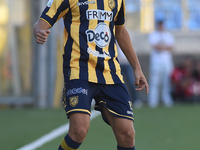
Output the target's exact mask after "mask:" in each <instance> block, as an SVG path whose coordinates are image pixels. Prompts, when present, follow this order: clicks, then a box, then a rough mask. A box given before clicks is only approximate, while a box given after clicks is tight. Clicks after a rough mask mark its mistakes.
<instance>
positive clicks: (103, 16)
mask: <svg viewBox="0 0 200 150" xmlns="http://www.w3.org/2000/svg"><path fill="white" fill-rule="evenodd" d="M86 16H87V19H88V20H91V19H96V20H102V21H110V22H111V21H112V20H113V12H112V11H104V10H87V11H86Z"/></svg>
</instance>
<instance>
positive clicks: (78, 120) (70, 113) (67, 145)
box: [59, 80, 94, 150]
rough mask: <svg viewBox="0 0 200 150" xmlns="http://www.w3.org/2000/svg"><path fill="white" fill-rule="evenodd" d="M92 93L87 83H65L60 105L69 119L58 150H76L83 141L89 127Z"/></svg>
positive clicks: (82, 81) (75, 81)
mask: <svg viewBox="0 0 200 150" xmlns="http://www.w3.org/2000/svg"><path fill="white" fill-rule="evenodd" d="M93 89H94V88H93ZM89 91H90V92H89ZM89 93H91V94H89ZM92 93H93V91H92V90H90V88H89V87H88V82H87V81H84V80H72V81H67V82H65V85H64V89H63V100H62V104H63V107H64V109H65V111H66V115H67V117H68V118H69V132H68V134H67V135H66V136H65V138H64V139H63V141H62V143H61V144H60V146H59V150H77V149H78V147H79V146H80V145H81V143H82V142H83V140H84V139H85V137H86V135H87V132H88V130H89V126H90V114H91V112H90V109H91V101H92V96H91V95H92Z"/></svg>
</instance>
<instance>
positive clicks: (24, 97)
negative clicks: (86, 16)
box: [0, 0, 200, 108]
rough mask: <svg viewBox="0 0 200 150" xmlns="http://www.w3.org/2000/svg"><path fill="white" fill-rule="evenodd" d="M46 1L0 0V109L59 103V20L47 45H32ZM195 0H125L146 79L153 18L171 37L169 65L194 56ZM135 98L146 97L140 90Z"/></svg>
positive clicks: (199, 0) (199, 14)
mask: <svg viewBox="0 0 200 150" xmlns="http://www.w3.org/2000/svg"><path fill="white" fill-rule="evenodd" d="M46 3H47V0H34V1H31V0H17V1H14V0H0V108H3V107H7V106H24V105H31V106H39V107H42V108H45V107H60V100H61V92H62V83H63V77H62V30H60V29H62V28H63V25H62V22H58V23H57V24H56V25H55V27H54V28H53V29H52V32H51V34H50V37H49V39H48V41H47V43H46V44H45V45H43V46H40V45H37V44H36V43H35V41H34V39H33V34H32V28H33V25H34V23H35V22H36V21H37V19H38V18H39V16H40V14H41V12H42V10H43V8H44V7H45V6H46ZM199 8H200V0H126V13H127V16H126V26H127V28H128V30H129V32H130V35H131V38H132V41H133V46H134V48H135V51H136V53H137V54H138V57H139V59H140V62H141V65H142V68H143V71H144V73H145V75H146V77H147V79H148V76H149V74H148V72H149V65H148V64H149V54H150V52H151V46H150V45H149V42H148V34H149V33H150V32H152V31H154V30H155V20H156V18H159V17H162V18H164V20H165V28H166V29H167V30H169V31H170V32H171V33H172V34H173V35H174V37H175V41H176V42H175V47H174V50H173V59H174V63H175V65H176V64H178V63H180V62H181V60H182V57H183V56H185V55H190V56H192V57H194V58H195V59H197V60H198V59H199V58H200V57H199V55H200V9H199ZM139 95H140V99H141V100H143V101H144V102H145V101H146V100H147V97H146V95H145V94H144V93H143V92H140V93H139Z"/></svg>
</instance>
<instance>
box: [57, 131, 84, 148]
mask: <svg viewBox="0 0 200 150" xmlns="http://www.w3.org/2000/svg"><path fill="white" fill-rule="evenodd" d="M81 144H82V143H77V142H75V141H73V140H72V139H71V138H70V137H69V135H68V134H67V135H66V136H65V138H64V139H63V141H62V143H61V144H60V146H59V148H58V150H77V149H78V148H79V146H80V145H81Z"/></svg>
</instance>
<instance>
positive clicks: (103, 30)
mask: <svg viewBox="0 0 200 150" xmlns="http://www.w3.org/2000/svg"><path fill="white" fill-rule="evenodd" d="M86 34H87V41H88V42H89V43H92V42H95V43H96V45H97V46H98V47H100V48H104V47H106V46H108V44H109V43H110V40H111V33H110V29H109V27H108V25H107V24H106V23H104V22H101V23H99V24H98V25H97V26H96V28H95V29H94V30H87V31H86Z"/></svg>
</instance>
